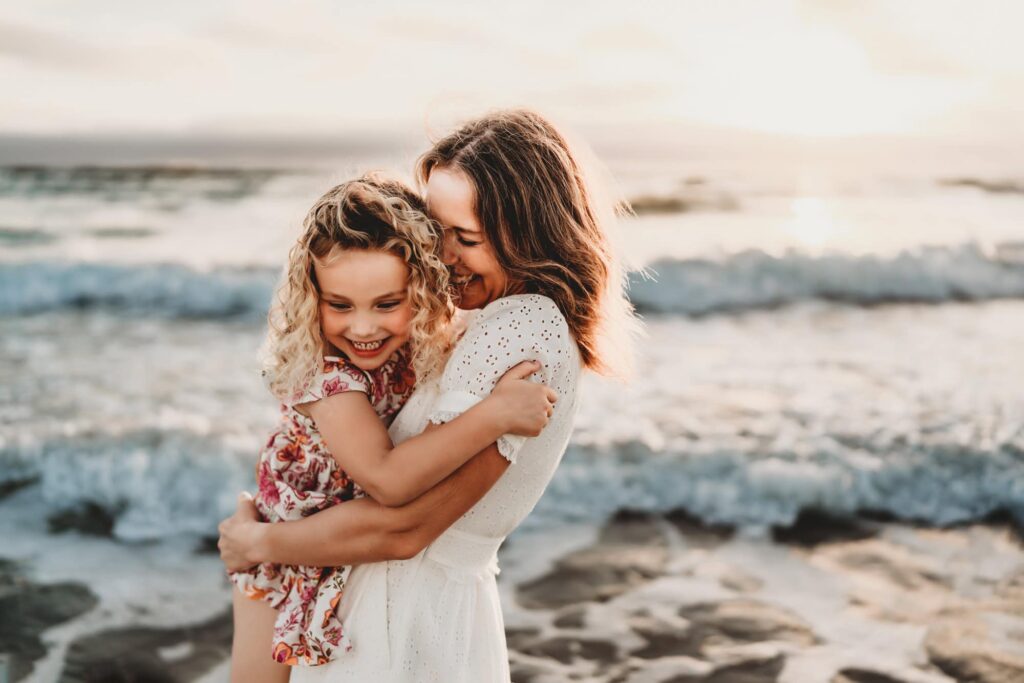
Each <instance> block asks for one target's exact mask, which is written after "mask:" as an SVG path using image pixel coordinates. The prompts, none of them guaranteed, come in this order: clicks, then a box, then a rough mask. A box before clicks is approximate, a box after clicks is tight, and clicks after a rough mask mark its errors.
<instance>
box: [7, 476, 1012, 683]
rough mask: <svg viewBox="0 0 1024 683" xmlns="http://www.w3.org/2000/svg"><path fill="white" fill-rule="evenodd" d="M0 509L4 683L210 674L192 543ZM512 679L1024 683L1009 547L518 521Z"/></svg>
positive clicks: (215, 579) (1005, 537)
mask: <svg viewBox="0 0 1024 683" xmlns="http://www.w3.org/2000/svg"><path fill="white" fill-rule="evenodd" d="M32 495H33V488H32V487H27V488H24V489H22V490H19V491H16V492H14V493H11V494H9V495H8V496H7V497H6V499H4V500H3V501H0V519H2V520H3V523H2V526H3V527H4V528H3V529H2V532H3V537H4V539H5V544H4V549H3V553H2V554H3V556H4V558H5V559H4V561H3V562H2V563H0V643H2V647H0V649H2V650H5V651H7V652H13V653H14V654H15V657H14V660H13V663H9V666H10V667H11V670H10V674H11V680H26V681H56V680H60V681H143V680H145V681H199V682H203V683H214V682H216V681H226V680H227V676H228V665H227V656H228V653H229V650H230V638H231V617H230V611H229V609H228V605H229V596H230V590H229V587H228V584H227V582H226V579H225V578H224V576H223V573H222V569H221V567H220V563H219V560H218V558H217V556H216V554H215V553H214V552H212V547H211V546H210V544H209V543H208V542H207V543H203V542H201V541H198V540H197V539H196V538H195V537H185V536H182V537H178V538H174V539H169V540H166V541H161V542H159V543H151V544H126V543H124V542H120V541H117V540H114V539H112V538H110V537H106V536H103V535H102V529H103V525H102V524H96V523H95V521H93V522H91V523H90V524H85V525H83V528H85V529H86V531H80V530H76V529H65V530H63V531H52V530H51V525H50V524H48V523H47V522H46V520H40V519H38V518H36V517H33V516H32V515H31V514H30V513H29V512H27V511H28V510H29V509H30V508H29V506H28V505H27V504H23V503H28V502H29V501H30V499H31V496H32ZM500 560H501V566H502V573H501V575H500V577H499V586H500V590H501V593H502V601H503V604H504V609H505V616H506V627H507V635H508V642H509V649H510V660H511V665H512V672H513V673H512V678H513V681H515V682H516V683H554V682H556V681H593V682H603V683H604V682H606V683H612V682H616V683H698V682H701V683H709V682H713V683H762V682H763V683H769V682H773V681H779V682H784V683H816V682H819V681H820V682H822V683H898V682H904V683H950V682H952V681H982V682H985V683H990V682H991V683H994V682H1000V683H1009V682H1011V681H1020V680H1024V544H1022V542H1021V537H1020V535H1019V532H1018V531H1016V530H1014V529H1013V528H1012V527H1011V526H1010V525H1008V524H1006V523H1004V522H1002V521H1000V520H998V519H993V520H990V521H989V522H986V523H977V524H972V525H968V526H961V527H955V528H947V529H938V528H929V527H919V526H914V525H911V524H906V523H900V522H895V521H892V520H885V519H880V518H872V517H871V516H862V517H858V518H845V519H842V518H836V517H831V516H827V515H824V514H816V513H805V514H803V515H801V517H800V518H799V519H798V520H797V522H796V523H795V524H793V525H792V526H789V527H786V528H776V529H771V530H765V531H764V532H762V533H754V532H751V531H749V530H745V531H737V530H734V529H731V528H728V527H714V526H709V525H706V524H703V523H701V522H699V521H698V520H696V519H694V518H692V517H690V516H689V515H687V514H686V513H684V512H682V511H679V512H673V513H669V514H655V513H650V512H634V511H627V510H623V511H620V512H618V513H617V514H616V515H614V516H613V517H612V518H611V519H609V520H608V521H607V522H605V523H604V524H603V525H585V524H581V525H574V526H568V525H565V526H559V527H556V528H549V529H532V530H530V531H527V532H522V533H519V534H516V535H514V536H513V537H512V538H511V539H510V540H509V541H508V542H507V544H506V546H505V547H504V548H503V549H502V552H501V557H500Z"/></svg>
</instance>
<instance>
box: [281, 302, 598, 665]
mask: <svg viewBox="0 0 1024 683" xmlns="http://www.w3.org/2000/svg"><path fill="white" fill-rule="evenodd" d="M470 315H474V314H470ZM531 359H534V360H539V361H540V362H541V363H542V364H543V369H542V370H541V371H540V373H539V378H538V379H539V380H540V381H543V382H544V383H545V384H547V385H548V386H550V387H551V388H553V389H554V390H555V391H557V392H558V395H559V399H558V402H557V404H556V405H555V411H554V414H553V415H552V417H551V421H550V422H549V423H548V426H547V427H546V428H545V429H544V431H543V432H542V433H541V435H540V436H538V437H536V438H532V439H526V438H522V437H517V436H513V435H505V436H503V437H501V439H500V440H499V442H498V450H499V451H500V452H501V454H502V455H504V456H505V457H506V458H508V459H509V461H510V462H512V465H511V466H510V467H509V468H508V470H506V471H505V473H504V474H503V475H502V477H501V479H499V480H498V482H497V483H496V484H495V485H494V487H493V488H492V489H491V490H490V491H489V492H488V493H487V494H486V495H485V496H484V498H483V499H482V500H481V501H480V502H479V503H477V504H476V506H474V507H473V508H472V509H471V510H469V512H467V513H466V514H465V515H463V516H462V518H461V519H459V520H458V521H456V522H455V524H453V525H452V526H451V527H450V528H449V529H448V530H447V531H446V532H445V533H444V534H442V535H441V536H440V537H439V538H438V539H437V540H436V541H434V543H432V544H431V545H430V546H428V547H427V548H426V549H425V550H424V551H423V552H421V553H420V554H419V555H417V556H416V557H414V558H412V559H410V560H404V561H395V562H377V563H373V564H366V565H360V566H357V567H355V568H354V569H353V570H352V573H351V574H350V575H349V579H348V583H347V585H346V589H345V593H344V595H343V596H342V599H341V603H340V605H339V608H338V615H339V617H340V619H341V621H342V623H344V624H345V628H346V633H347V634H348V636H349V638H350V639H351V642H352V650H351V651H349V652H346V653H344V654H342V655H340V656H339V657H338V658H337V659H336V660H334V661H332V662H330V663H328V664H324V665H322V666H316V667H296V668H294V669H293V670H292V677H291V681H292V683H309V682H313V681H318V682H319V681H335V682H337V683H353V682H355V681H373V682H374V683H430V682H431V681H438V682H442V681H443V682H444V683H505V682H507V681H508V680H509V665H508V651H507V649H506V645H505V628H504V622H503V619H502V616H501V603H500V600H499V597H498V588H497V584H496V583H495V575H496V574H497V573H498V563H497V551H498V547H499V546H500V545H501V543H502V541H503V540H504V539H505V537H506V536H507V535H508V534H509V533H510V532H511V531H512V530H513V529H515V527H516V526H518V525H519V523H520V522H521V521H522V520H523V519H524V518H525V517H526V516H527V515H528V514H529V513H530V511H531V510H532V509H533V508H534V506H535V505H536V504H537V501H538V500H539V499H540V497H541V494H542V493H543V492H544V489H545V488H546V487H547V485H548V482H549V481H550V480H551V476H552V475H553V474H554V472H555V468H556V467H558V463H559V461H560V460H561V458H562V454H563V453H564V452H565V448H566V446H567V445H568V443H569V437H570V435H571V433H572V424H573V420H574V418H575V415H576V410H577V407H578V398H577V385H578V382H579V377H580V374H581V362H580V355H579V350H578V349H577V348H576V344H575V342H574V341H573V339H572V337H571V336H570V334H569V329H568V326H567V325H566V322H565V318H564V317H563V316H562V314H561V312H559V310H558V308H557V306H555V303H554V302H553V301H552V300H551V299H549V298H547V297H544V296H540V295H536V294H522V295H516V296H508V297H504V298H501V299H498V300H497V301H494V302H492V303H490V304H489V305H488V306H487V307H486V308H484V309H483V310H481V311H479V312H477V313H476V314H475V317H472V318H471V319H470V321H469V324H468V327H467V329H466V332H465V334H464V335H463V336H462V338H461V339H460V340H459V342H458V344H457V345H456V347H455V349H454V351H453V352H452V355H451V358H450V359H449V360H448V364H447V366H446V367H445V370H444V373H443V374H442V376H441V377H440V379H437V378H435V379H433V380H427V381H425V382H423V383H422V384H421V385H420V386H419V387H417V388H416V391H415V392H414V393H413V395H412V397H411V398H410V399H409V401H408V403H406V405H405V407H404V408H403V409H402V411H401V412H400V413H399V414H398V417H397V418H396V419H395V422H394V423H393V424H392V426H391V437H392V439H393V440H394V441H395V442H396V443H398V442H401V441H403V440H404V439H407V438H409V437H411V436H415V435H416V434H419V433H420V432H421V431H423V429H424V428H425V427H426V426H427V424H428V423H429V422H437V423H439V422H445V421H447V420H450V419H452V418H454V417H455V416H457V415H459V414H460V413H462V412H463V411H465V410H466V409H468V408H469V407H470V406H472V405H473V404H474V403H476V402H477V401H479V400H480V399H481V398H482V397H484V396H486V395H487V394H489V393H490V392H491V390H492V389H493V388H494V385H495V383H496V382H497V380H498V379H499V378H500V377H501V376H502V375H503V374H504V373H505V371H506V370H508V369H509V368H511V367H512V366H514V365H516V364H517V363H519V362H521V361H524V360H531ZM535 377H536V376H535Z"/></svg>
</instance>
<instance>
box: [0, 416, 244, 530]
mask: <svg viewBox="0 0 1024 683" xmlns="http://www.w3.org/2000/svg"><path fill="white" fill-rule="evenodd" d="M255 462H256V452H255V450H249V451H243V450H240V449H238V448H237V447H233V446H231V445H229V444H226V443H224V441H223V440H222V439H219V438H216V437H214V436H207V435H202V434H194V433H190V432H187V431H181V430H158V429H141V430H136V431H132V432H128V433H125V434H99V435H91V436H79V437H75V438H61V439H55V440H50V441H46V442H43V443H37V444H34V445H31V446H30V445H27V444H20V445H17V446H16V445H9V446H7V447H5V448H0V484H9V483H11V482H16V481H36V482H38V484H39V486H40V489H41V493H40V501H41V502H42V504H43V505H44V506H45V507H46V512H47V513H48V514H50V515H53V514H55V513H60V512H66V511H74V510H79V509H82V508H84V507H87V506H89V507H93V508H97V509H100V510H102V511H104V512H106V513H107V514H108V515H109V516H110V517H112V518H113V519H114V520H115V521H114V528H113V534H114V536H115V537H117V538H120V539H122V540H130V541H137V540H149V539H156V538H163V537H166V536H171V535H174V534H178V533H196V534H205V535H209V534H212V533H215V532H216V528H217V524H218V522H219V521H220V520H221V519H223V518H224V517H226V516H227V515H229V514H231V512H232V511H233V510H234V508H235V498H236V496H237V495H238V492H239V491H242V490H253V487H254V484H255V475H254V465H255Z"/></svg>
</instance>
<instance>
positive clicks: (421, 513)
mask: <svg viewBox="0 0 1024 683" xmlns="http://www.w3.org/2000/svg"><path fill="white" fill-rule="evenodd" d="M507 468H508V461H507V460H506V459H505V458H504V457H502V456H501V454H500V453H498V449H497V447H495V446H494V445H491V446H489V447H488V448H486V449H485V450H483V451H482V452H480V453H478V454H477V455H476V456H474V457H473V458H472V459H471V460H470V461H469V462H468V463H466V464H465V465H463V466H462V467H461V468H459V469H458V470H457V471H456V472H455V473H454V474H452V475H451V476H450V477H448V478H447V479H445V480H444V481H442V482H441V483H440V484H438V485H437V486H435V487H434V488H432V489H430V490H429V491H427V492H426V493H424V494H423V495H422V496H420V497H419V498H417V499H415V500H413V501H412V502H410V503H408V504H406V505H403V506H401V507H394V508H388V507H384V506H382V505H380V504H379V503H377V502H375V501H373V500H370V499H369V498H361V499H359V500H354V501H349V502H347V503H342V504H341V505H336V506H334V507H332V508H328V509H327V510H323V511H322V512H318V513H317V514H315V515H311V516H309V517H306V518H305V519H302V520H298V521H294V522H279V523H276V524H266V525H264V527H263V528H262V534H261V539H260V541H259V542H258V543H257V544H256V547H254V548H253V557H252V559H253V561H254V562H277V563H280V564H303V565H310V566H316V567H334V566H342V565H349V564H364V563H367V562H383V561H386V560H396V559H405V558H408V557H412V556H414V555H416V554H417V553H418V552H420V551H421V550H422V549H423V548H425V547H426V546H427V545H429V544H430V543H431V542H432V541H433V540H434V539H435V538H437V537H438V536H440V535H441V534H442V533H443V532H444V530H445V529H447V528H448V527H449V526H451V525H452V524H453V523H454V522H455V520H457V519H459V517H461V516H462V515H464V514H465V513H466V511H467V510H469V509H470V508H471V507H473V506H474V505H475V504H476V503H477V502H478V501H479V500H480V499H481V498H483V496H484V494H486V493H487V491H489V490H490V488H491V487H492V486H493V485H494V483H495V482H496V481H498V479H499V478H500V477H501V475H502V473H504V472H505V470H506V469H507Z"/></svg>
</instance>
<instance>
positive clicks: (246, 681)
mask: <svg viewBox="0 0 1024 683" xmlns="http://www.w3.org/2000/svg"><path fill="white" fill-rule="evenodd" d="M232 601H233V602H234V614H235V637H234V640H233V641H232V643H231V683H288V676H289V675H291V667H290V666H285V665H284V664H278V663H277V662H275V661H274V660H273V659H272V658H271V656H270V652H271V649H272V648H273V640H274V621H275V620H276V619H277V610H275V609H274V608H273V607H271V606H270V605H268V604H267V603H265V602H262V601H260V600H250V599H249V598H247V597H245V596H244V595H242V593H240V592H239V590H238V589H237V588H236V589H234V590H233V591H232Z"/></svg>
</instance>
